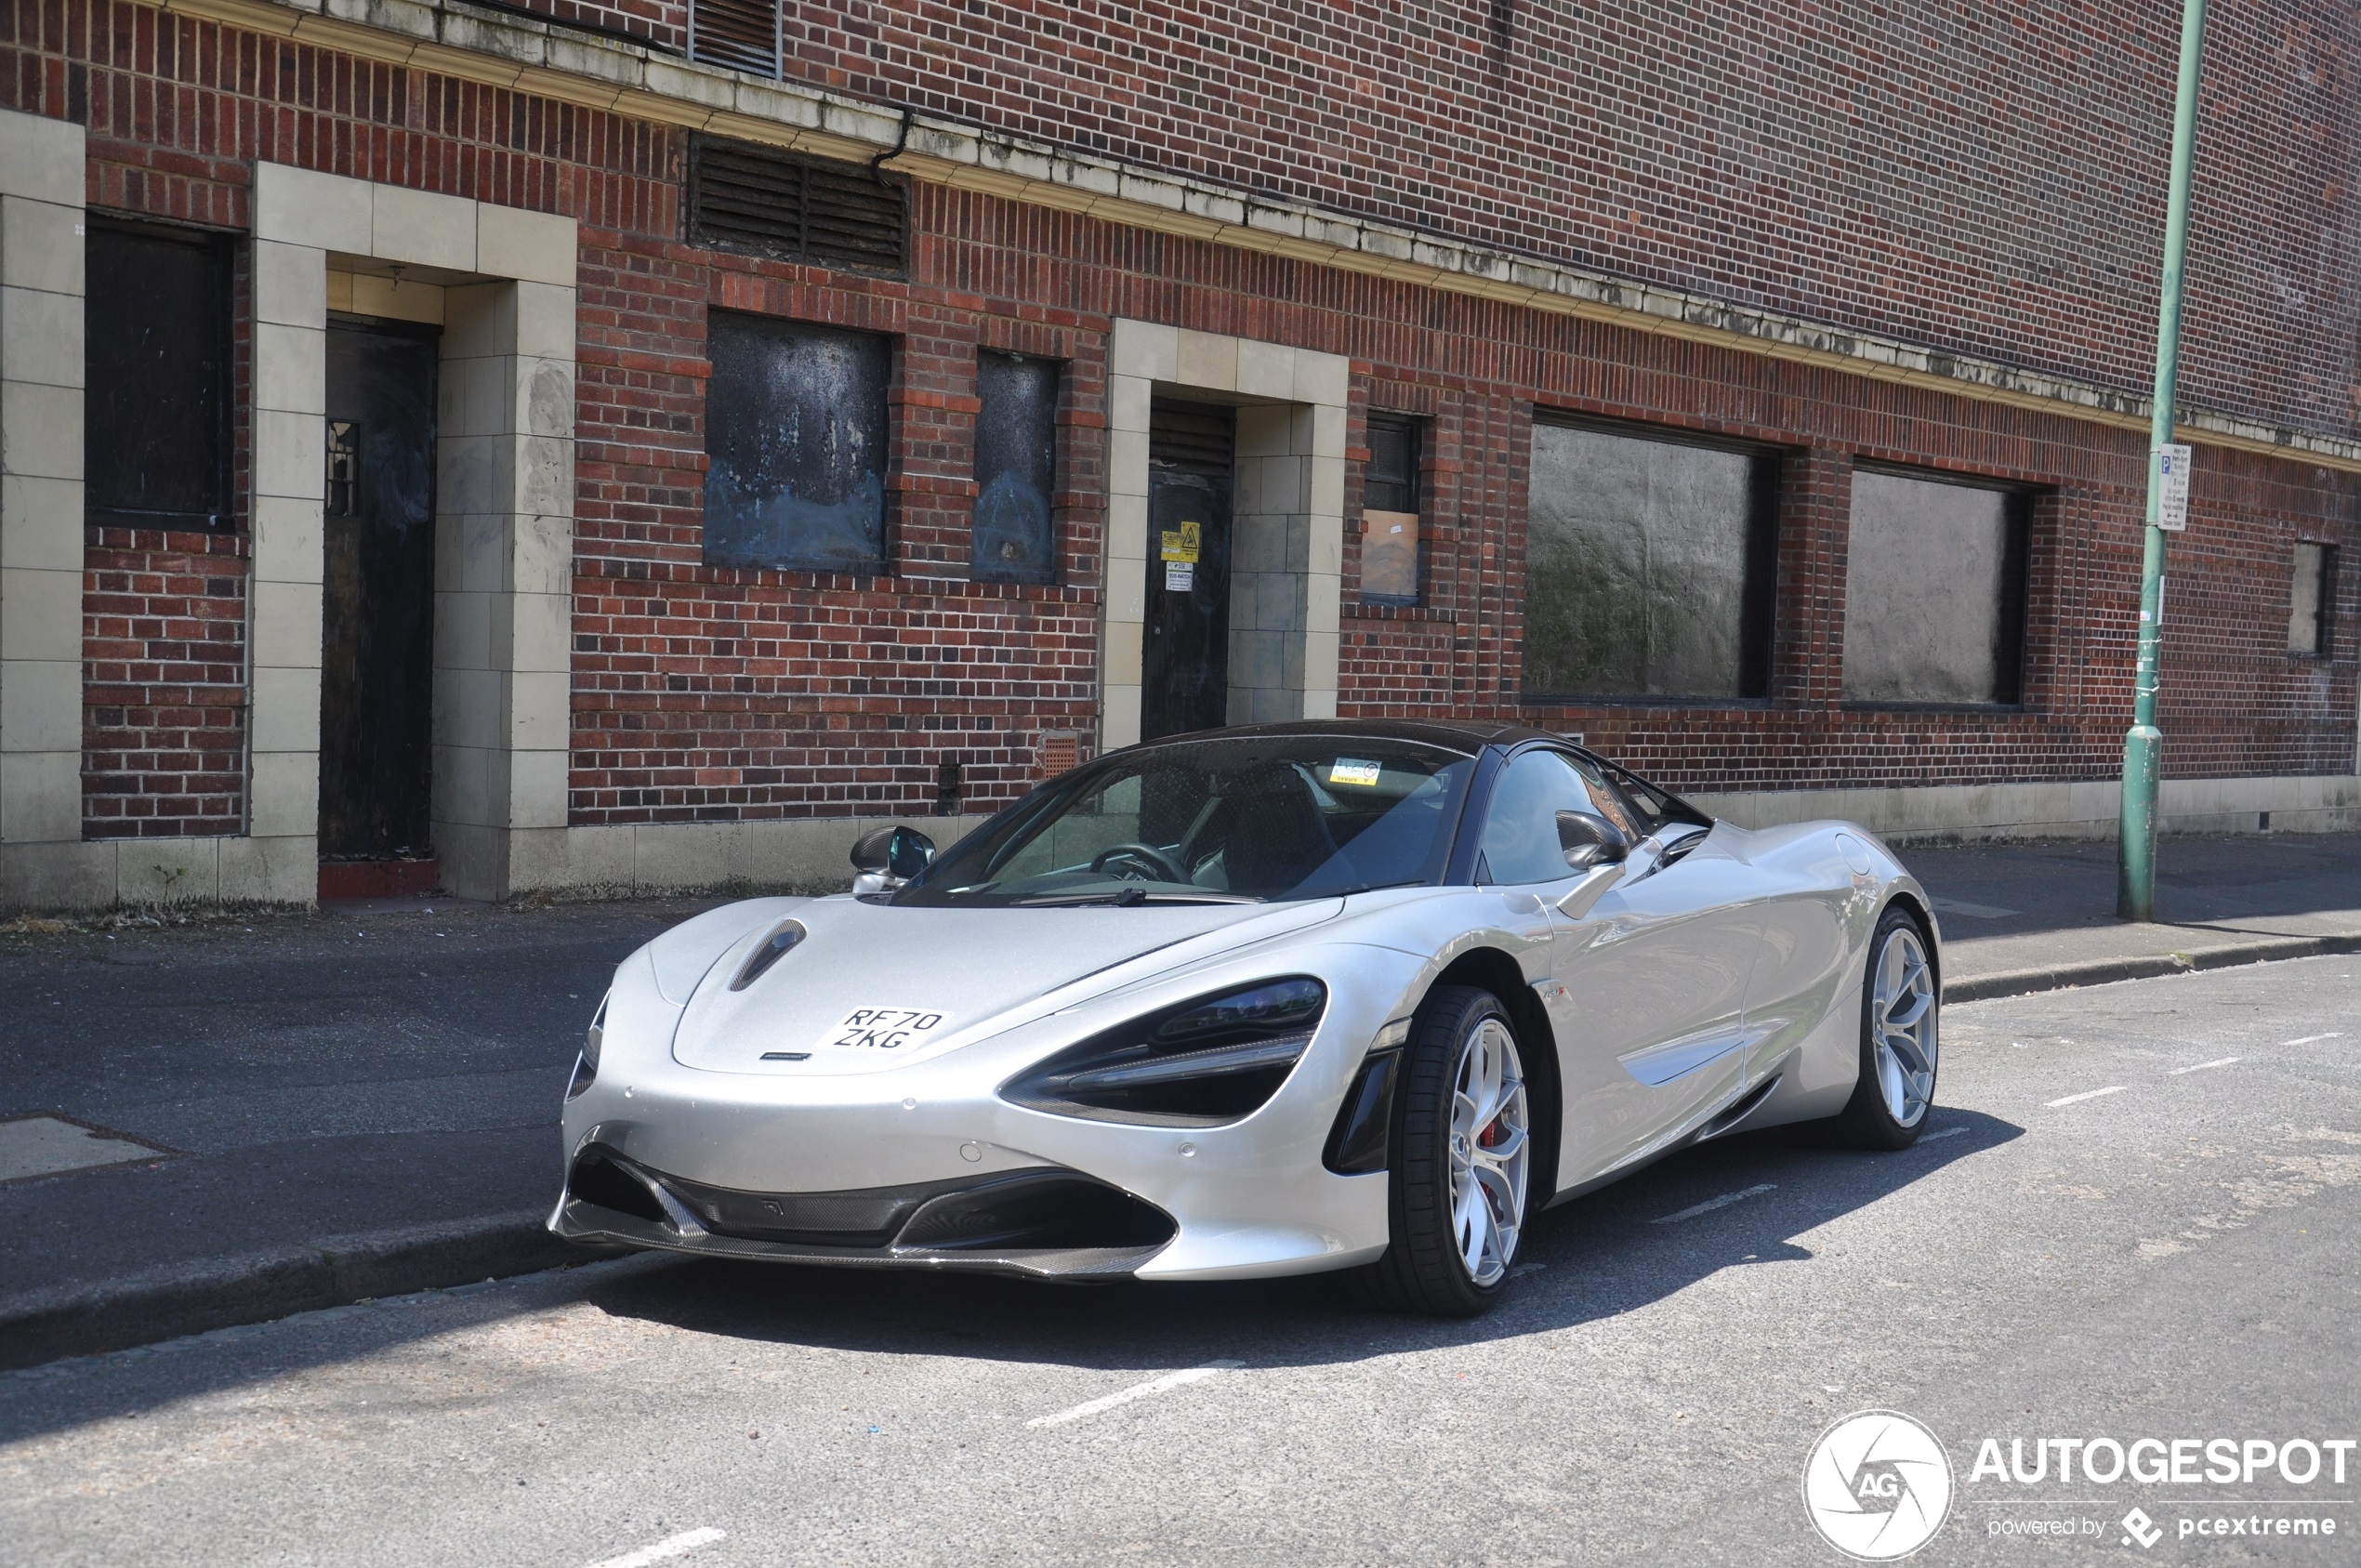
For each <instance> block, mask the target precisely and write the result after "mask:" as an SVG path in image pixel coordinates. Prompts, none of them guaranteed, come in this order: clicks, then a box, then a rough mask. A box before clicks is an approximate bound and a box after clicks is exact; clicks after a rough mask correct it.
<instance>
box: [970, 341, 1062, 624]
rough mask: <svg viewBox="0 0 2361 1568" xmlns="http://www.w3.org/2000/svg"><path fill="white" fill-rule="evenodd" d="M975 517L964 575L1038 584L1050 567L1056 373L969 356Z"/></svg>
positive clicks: (1018, 361) (1046, 366) (1053, 366)
mask: <svg viewBox="0 0 2361 1568" xmlns="http://www.w3.org/2000/svg"><path fill="white" fill-rule="evenodd" d="M976 401H977V403H978V405H979V406H978V407H977V409H976V511H975V534H974V543H973V549H974V553H973V554H972V555H971V556H970V558H969V562H970V563H969V575H970V576H972V577H976V578H979V579H983V580H985V581H990V582H1000V583H1046V582H1049V581H1050V579H1051V577H1052V575H1053V573H1054V571H1055V568H1056V565H1057V554H1056V552H1057V530H1056V528H1055V527H1054V526H1053V524H1052V520H1051V517H1050V512H1049V497H1050V495H1051V494H1052V493H1053V492H1054V491H1055V489H1056V488H1057V482H1058V366H1057V363H1056V362H1054V361H1051V360H1035V359H1026V358H1023V357H1022V356H1019V355H1016V354H996V353H991V352H988V351H987V352H982V353H979V354H977V355H976Z"/></svg>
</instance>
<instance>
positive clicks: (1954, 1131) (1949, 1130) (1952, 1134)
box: [1919, 1127, 1972, 1143]
mask: <svg viewBox="0 0 2361 1568" xmlns="http://www.w3.org/2000/svg"><path fill="white" fill-rule="evenodd" d="M1968 1131H1972V1128H1968V1127H1945V1128H1944V1129H1943V1130H1942V1131H1941V1132H1931V1133H1928V1134H1926V1135H1925V1136H1924V1137H1922V1138H1920V1139H1919V1142H1921V1143H1932V1142H1933V1141H1934V1140H1936V1139H1938V1138H1957V1137H1959V1135H1960V1134H1961V1133H1964V1132H1968Z"/></svg>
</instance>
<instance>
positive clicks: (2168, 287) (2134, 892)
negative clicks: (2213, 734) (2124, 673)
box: [2115, 0, 2205, 920]
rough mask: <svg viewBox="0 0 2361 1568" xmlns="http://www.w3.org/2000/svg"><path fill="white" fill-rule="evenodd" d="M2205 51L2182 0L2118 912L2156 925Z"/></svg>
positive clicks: (2192, 10)
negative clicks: (2180, 430)
mask: <svg viewBox="0 0 2361 1568" xmlns="http://www.w3.org/2000/svg"><path fill="white" fill-rule="evenodd" d="M2204 46H2205V0H2183V9H2182V13H2181V86H2180V91H2179V93H2178V94H2177V95H2176V96H2175V98H2174V99H2173V106H2172V194H2171V198H2170V203H2169V204H2168V205H2167V206H2166V208H2165V217H2164V296H2163V298H2162V299H2161V300H2160V301H2159V302H2158V304H2157V381H2156V410H2155V414H2154V415H2153V420H2154V423H2153V427H2152V429H2151V433H2150V436H2149V440H2148V514H2147V530H2146V533H2147V549H2146V551H2145V554H2144V556H2143V560H2142V561H2141V565H2140V665H2139V672H2138V674H2137V675H2136V676H2135V677H2134V678H2133V681H2132V687H2131V729H2130V732H2129V733H2127V734H2126V735H2125V736H2124V737H2123V834H2122V837H2121V839H2120V840H2119V842H2118V844H2117V855H2116V891H2115V912H2116V913H2117V915H2119V916H2122V917H2123V918H2124V919H2126V920H2153V919H2155V918H2156V912H2157V763H2158V761H2159V759H2160V758H2161V755H2162V753H2163V750H2164V732H2163V731H2160V730H2158V729H2157V642H2158V640H2159V639H2160V638H2161V636H2162V634H2163V630H2164V530H2163V529H2161V528H2159V527H2158V526H2157V518H2158V516H2159V513H2158V509H2157V503H2158V499H2159V494H2160V489H2161V485H2162V476H2161V474H2160V473H2159V472H2158V471H2157V460H2158V457H2159V456H2160V455H2161V453H2162V451H2163V449H2164V448H2165V447H2166V446H2167V445H2169V444H2170V442H2171V441H2172V424H2173V420H2172V412H2173V384H2174V382H2175V380H2176V379H2177V377H2178V375H2179V371H2180V359H2181V267H2182V262H2183V260H2184V259H2185V258H2186V257H2187V255H2188V251H2189V165H2191V163H2192V162H2194V159H2195V153H2196V140H2197V60H2198V56H2199V55H2200V53H2201V52H2202V51H2203V48H2204Z"/></svg>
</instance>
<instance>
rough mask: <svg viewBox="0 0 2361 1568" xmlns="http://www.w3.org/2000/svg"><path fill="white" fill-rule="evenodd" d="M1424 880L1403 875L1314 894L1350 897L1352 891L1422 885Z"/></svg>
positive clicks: (1323, 896) (1424, 883) (1423, 878)
mask: <svg viewBox="0 0 2361 1568" xmlns="http://www.w3.org/2000/svg"><path fill="white" fill-rule="evenodd" d="M1426 880H1427V879H1426V878H1425V877H1423V876H1405V877H1404V878H1403V879H1402V880H1401V881H1399V882H1355V883H1354V884H1353V885H1352V887H1350V888H1323V889H1320V891H1319V892H1318V894H1317V895H1315V896H1317V897H1320V898H1324V899H1340V898H1350V897H1352V895H1353V894H1354V893H1378V892H1383V891H1384V890H1385V889H1388V888H1418V887H1424V886H1425V885H1426Z"/></svg>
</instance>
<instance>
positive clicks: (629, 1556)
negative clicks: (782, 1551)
mask: <svg viewBox="0 0 2361 1568" xmlns="http://www.w3.org/2000/svg"><path fill="white" fill-rule="evenodd" d="M727 1534H728V1532H727V1531H723V1530H716V1529H715V1528H714V1527H713V1526H712V1525H710V1524H708V1525H706V1526H705V1527H704V1528H703V1529H700V1530H683V1531H681V1532H680V1534H679V1535H666V1537H665V1538H664V1539H663V1540H661V1541H656V1542H653V1543H652V1544H650V1545H648V1546H644V1547H641V1548H640V1549H639V1550H637V1551H627V1552H625V1553H624V1554H623V1555H622V1556H621V1557H610V1558H607V1559H605V1560H603V1561H598V1562H593V1563H592V1564H590V1568H648V1565H649V1564H650V1563H652V1562H664V1561H669V1560H671V1559H673V1558H676V1557H679V1556H682V1555H684V1554H686V1553H688V1552H692V1551H694V1550H696V1549H697V1548H699V1547H703V1546H711V1545H712V1544H713V1543H714V1542H716V1541H718V1540H719V1539H721V1537H722V1536H723V1535H727Z"/></svg>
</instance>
